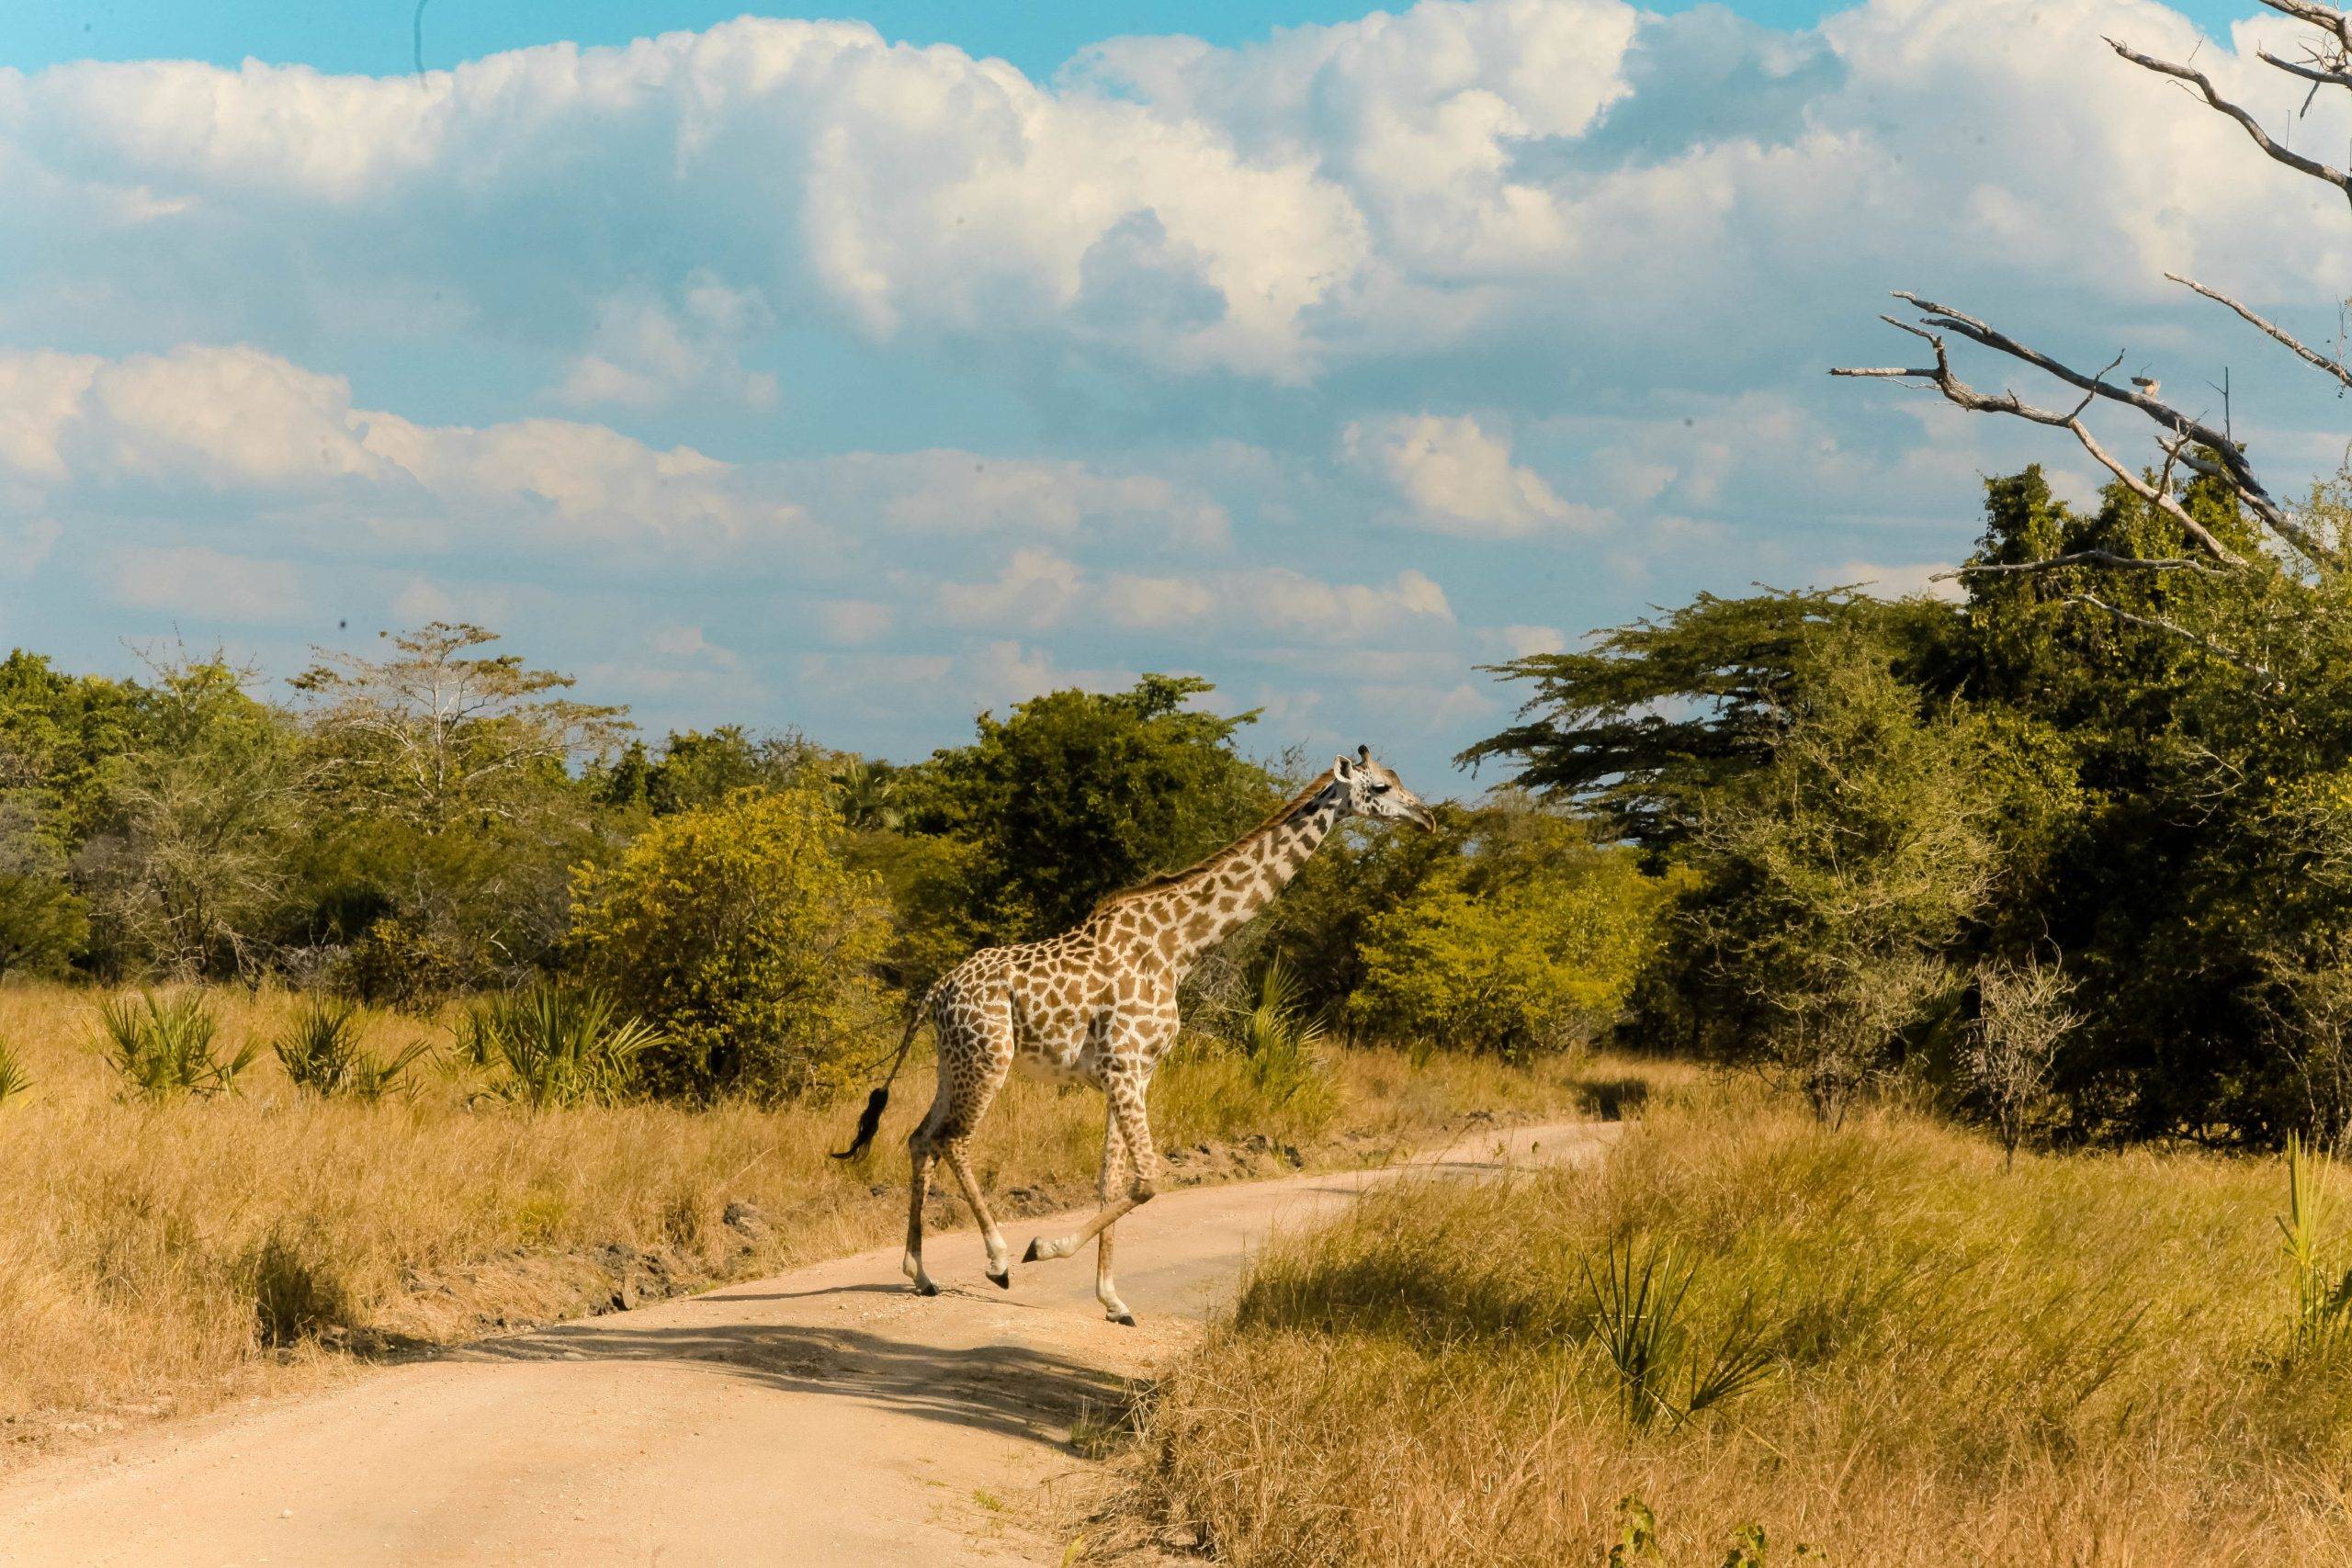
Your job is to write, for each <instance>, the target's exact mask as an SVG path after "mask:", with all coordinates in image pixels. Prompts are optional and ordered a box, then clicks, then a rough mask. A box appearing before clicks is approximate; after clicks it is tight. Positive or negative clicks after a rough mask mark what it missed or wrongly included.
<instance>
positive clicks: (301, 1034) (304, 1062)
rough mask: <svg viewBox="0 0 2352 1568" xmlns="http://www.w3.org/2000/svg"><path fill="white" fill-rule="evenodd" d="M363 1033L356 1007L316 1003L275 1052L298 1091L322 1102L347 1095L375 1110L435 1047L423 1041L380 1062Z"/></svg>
mask: <svg viewBox="0 0 2352 1568" xmlns="http://www.w3.org/2000/svg"><path fill="white" fill-rule="evenodd" d="M365 1027H366V1014H365V1013H364V1012H363V1011H362V1010H361V1009H360V1008H359V1007H358V1005H357V1004H356V1003H354V1002H351V1001H348V1000H346V999H345V998H341V997H312V998H309V999H307V1000H305V1001H304V1002H303V1003H302V1005H301V1009H300V1011H298V1012H296V1013H295V1015H294V1020H293V1021H292V1022H291V1023H289V1024H288V1025H287V1027H286V1028H285V1029H284V1030H283V1031H282V1032H279V1034H278V1036H277V1039H276V1040H275V1041H274V1042H272V1047H273V1049H275V1050H276V1051H277V1060H278V1062H279V1063H280V1064H281V1065H282V1066H284V1067H285V1068H286V1076H287V1077H289V1078H291V1079H292V1080H293V1081H294V1087H295V1088H297V1089H301V1090H303V1091H304V1092H306V1093H310V1094H315V1095H318V1096H320V1097H321V1098H322V1099H326V1098H332V1097H334V1096H337V1095H343V1096H347V1097H348V1098H350V1099H353V1100H363V1101H367V1102H368V1103H371V1104H372V1103H373V1102H375V1101H376V1100H381V1099H383V1098H384V1096H385V1095H387V1094H390V1093H391V1092H392V1091H393V1090H395V1089H399V1088H400V1087H401V1083H402V1081H403V1080H404V1079H405V1078H406V1077H407V1076H408V1071H409V1069H410V1068H411V1067H413V1066H415V1065H416V1063H417V1061H418V1059H419V1058H421V1057H423V1056H424V1055H425V1053H426V1052H428V1051H429V1050H431V1049H432V1045H431V1043H430V1042H427V1041H422V1040H420V1041H418V1042H416V1043H414V1044H412V1045H410V1046H408V1047H406V1048H405V1049H403V1050H401V1051H399V1052H396V1053H395V1054H394V1055H391V1056H390V1058H386V1057H381V1056H379V1055H376V1054H375V1053H373V1052H371V1051H369V1050H368V1048H367V1047H366V1046H365V1045H364V1044H362V1043H361V1038H360V1037H361V1035H362V1033H363V1032H364V1031H365Z"/></svg>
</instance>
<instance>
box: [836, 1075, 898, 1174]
mask: <svg viewBox="0 0 2352 1568" xmlns="http://www.w3.org/2000/svg"><path fill="white" fill-rule="evenodd" d="M889 1103H890V1086H889V1085H888V1084H884V1085H883V1086H882V1087H881V1088H879V1089H876V1090H875V1091H874V1092H873V1093H872V1094H869V1095H867V1096H866V1097H865V1110H864V1111H861V1112H860V1113H859V1115H858V1118H857V1135H856V1136H855V1137H854V1138H852V1139H851V1140H850V1141H849V1147H847V1148H845V1149H836V1150H835V1151H834V1152H833V1157H834V1158H835V1159H855V1158H856V1157H857V1156H860V1155H862V1154H864V1153H865V1146H866V1145H868V1144H870V1143H872V1142H873V1141H874V1134H876V1133H877V1132H879V1131H880V1130H881V1128H882V1108H883V1107H884V1106H886V1105H888V1104H889Z"/></svg>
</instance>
